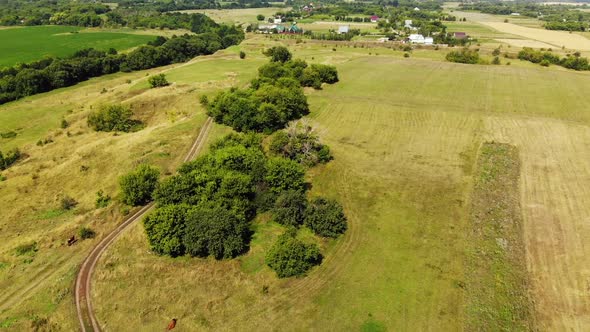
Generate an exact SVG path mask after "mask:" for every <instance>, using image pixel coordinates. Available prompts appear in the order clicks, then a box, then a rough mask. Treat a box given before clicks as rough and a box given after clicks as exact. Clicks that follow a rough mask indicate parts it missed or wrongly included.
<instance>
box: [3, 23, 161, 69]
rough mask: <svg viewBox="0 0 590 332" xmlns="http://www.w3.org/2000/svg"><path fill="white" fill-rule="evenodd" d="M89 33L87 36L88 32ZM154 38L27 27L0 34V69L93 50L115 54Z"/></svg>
mask: <svg viewBox="0 0 590 332" xmlns="http://www.w3.org/2000/svg"><path fill="white" fill-rule="evenodd" d="M89 31H91V32H89ZM153 39H154V37H153V36H150V35H141V34H137V33H119V32H114V31H110V32H102V31H100V30H98V29H84V28H80V27H70V26H53V25H52V26H31V27H15V28H10V29H1V30H0V40H1V41H2V43H0V54H2V57H0V67H5V66H6V67H8V66H12V65H15V64H17V63H26V62H31V61H34V60H39V59H41V58H43V57H47V56H61V57H63V56H68V55H72V54H74V52H76V51H78V50H81V49H84V48H89V47H93V48H96V49H99V50H108V49H109V48H111V47H112V48H115V49H117V50H119V51H121V50H127V49H129V48H132V47H135V46H138V45H141V44H145V43H147V42H148V41H150V40H153Z"/></svg>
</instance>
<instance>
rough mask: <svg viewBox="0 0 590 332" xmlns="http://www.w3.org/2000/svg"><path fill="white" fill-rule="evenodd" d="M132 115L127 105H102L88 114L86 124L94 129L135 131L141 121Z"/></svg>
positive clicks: (139, 126) (139, 127)
mask: <svg viewBox="0 0 590 332" xmlns="http://www.w3.org/2000/svg"><path fill="white" fill-rule="evenodd" d="M132 116H133V112H132V111H131V109H130V108H129V107H127V106H123V105H104V106H102V107H101V108H100V109H99V110H98V111H96V112H93V113H91V114H90V115H89V116H88V126H89V127H90V128H92V129H94V130H96V131H123V132H131V131H137V130H139V129H141V127H142V123H141V122H140V121H138V120H134V119H132V118H131V117H132Z"/></svg>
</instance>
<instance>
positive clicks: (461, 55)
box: [446, 48, 479, 64]
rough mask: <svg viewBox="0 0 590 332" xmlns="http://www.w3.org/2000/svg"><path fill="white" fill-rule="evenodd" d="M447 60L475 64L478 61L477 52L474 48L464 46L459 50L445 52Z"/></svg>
mask: <svg viewBox="0 0 590 332" xmlns="http://www.w3.org/2000/svg"><path fill="white" fill-rule="evenodd" d="M446 59H447V61H450V62H458V63H468V64H476V63H478V62H479V53H478V52H477V51H475V50H470V49H468V48H464V49H462V50H461V51H451V52H449V53H447V56H446Z"/></svg>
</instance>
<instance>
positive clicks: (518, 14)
mask: <svg viewBox="0 0 590 332" xmlns="http://www.w3.org/2000/svg"><path fill="white" fill-rule="evenodd" d="M510 15H512V16H520V13H510Z"/></svg>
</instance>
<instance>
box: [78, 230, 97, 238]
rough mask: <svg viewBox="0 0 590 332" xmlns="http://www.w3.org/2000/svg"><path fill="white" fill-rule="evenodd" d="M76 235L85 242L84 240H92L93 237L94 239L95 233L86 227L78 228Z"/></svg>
mask: <svg viewBox="0 0 590 332" xmlns="http://www.w3.org/2000/svg"><path fill="white" fill-rule="evenodd" d="M78 235H79V236H80V238H81V239H82V240H86V239H92V238H93V237H95V236H96V232H95V231H93V230H92V229H90V228H88V227H82V228H80V231H79V232H78Z"/></svg>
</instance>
